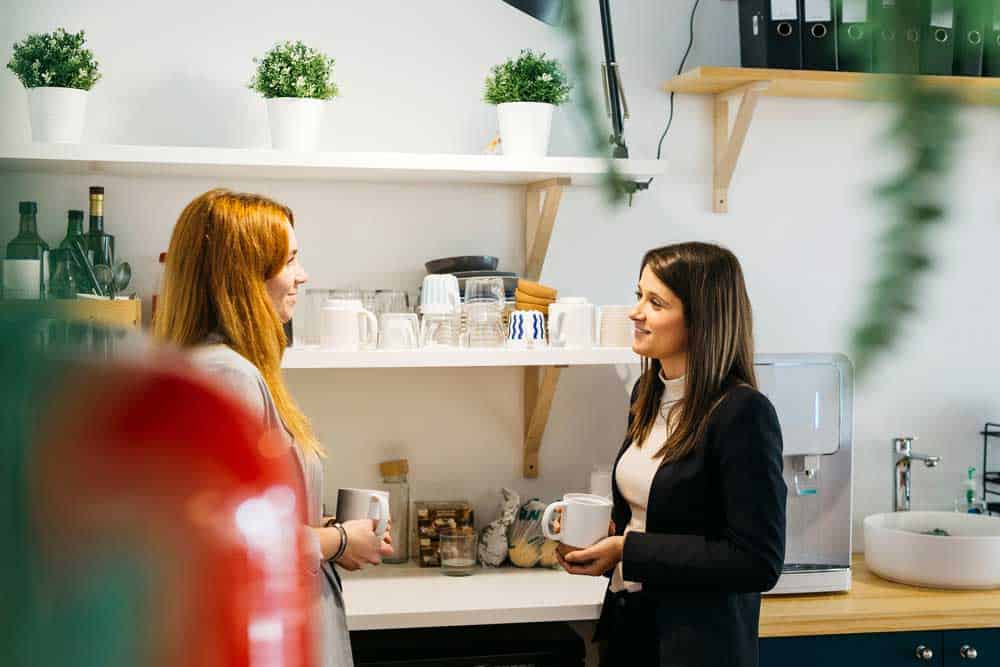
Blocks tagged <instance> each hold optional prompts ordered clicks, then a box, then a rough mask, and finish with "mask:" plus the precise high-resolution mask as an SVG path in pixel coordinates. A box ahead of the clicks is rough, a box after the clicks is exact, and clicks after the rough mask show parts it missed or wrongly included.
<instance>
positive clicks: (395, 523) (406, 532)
mask: <svg viewBox="0 0 1000 667" xmlns="http://www.w3.org/2000/svg"><path fill="white" fill-rule="evenodd" d="M379 472H381V473H382V488H383V489H384V490H385V491H388V492H389V517H390V518H391V519H392V556H389V557H388V558H384V559H383V560H384V561H385V562H386V563H405V562H406V561H407V560H408V559H409V557H410V548H409V547H410V485H409V484H408V483H407V481H406V475H407V474H408V473H409V472H410V464H409V461H408V460H407V459H399V460H397V461H384V462H382V463H380V464H379Z"/></svg>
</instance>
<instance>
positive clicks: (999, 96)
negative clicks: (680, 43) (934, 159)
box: [664, 67, 1000, 104]
mask: <svg viewBox="0 0 1000 667" xmlns="http://www.w3.org/2000/svg"><path fill="white" fill-rule="evenodd" d="M896 76H899V75H897V74H866V73H861V72H820V71H814V70H794V69H758V68H752V67H698V68H696V69H693V70H690V71H688V72H684V73H683V74H680V75H678V76H675V77H674V78H672V79H671V80H670V81H668V82H667V83H666V84H665V85H664V90H666V91H667V92H677V93H691V94H695V95H717V94H719V93H725V92H728V91H731V90H733V89H736V88H739V87H741V86H745V85H747V84H751V83H757V82H762V81H764V82H768V86H767V88H765V89H763V90H761V91H760V94H761V95H767V96H770V97H813V98H846V99H853V100H878V99H888V90H887V87H886V86H880V85H879V84H880V83H885V82H888V81H890V80H891V79H892V78H893V77H896ZM917 78H918V79H920V81H921V82H923V83H925V84H927V85H930V86H933V87H937V88H943V89H948V90H953V91H955V92H956V93H958V94H959V95H960V96H961V98H962V100H963V101H965V102H967V103H970V104H1000V78H990V77H970V76H920V77H917Z"/></svg>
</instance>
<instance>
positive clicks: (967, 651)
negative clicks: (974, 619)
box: [941, 629, 1000, 667]
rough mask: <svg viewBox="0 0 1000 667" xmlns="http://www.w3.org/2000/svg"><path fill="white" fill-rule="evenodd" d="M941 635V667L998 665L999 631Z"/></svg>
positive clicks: (959, 632) (960, 631) (975, 631)
mask: <svg viewBox="0 0 1000 667" xmlns="http://www.w3.org/2000/svg"><path fill="white" fill-rule="evenodd" d="M941 635H942V647H941V656H942V657H943V658H944V663H943V667H974V666H975V665H1000V629H993V630H946V631H945V632H942V633H941Z"/></svg>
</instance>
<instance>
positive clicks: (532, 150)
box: [497, 102, 553, 157]
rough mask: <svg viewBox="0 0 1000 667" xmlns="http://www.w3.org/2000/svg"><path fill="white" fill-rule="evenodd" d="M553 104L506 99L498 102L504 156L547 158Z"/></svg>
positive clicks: (498, 119)
mask: <svg viewBox="0 0 1000 667" xmlns="http://www.w3.org/2000/svg"><path fill="white" fill-rule="evenodd" d="M552 109H553V105H551V104H546V103H544V102H505V103H503V104H498V105H497V121H498V122H499V124H500V145H501V146H502V147H503V154H504V155H517V156H523V157H544V156H546V155H547V154H548V152H549V135H550V134H551V133H552Z"/></svg>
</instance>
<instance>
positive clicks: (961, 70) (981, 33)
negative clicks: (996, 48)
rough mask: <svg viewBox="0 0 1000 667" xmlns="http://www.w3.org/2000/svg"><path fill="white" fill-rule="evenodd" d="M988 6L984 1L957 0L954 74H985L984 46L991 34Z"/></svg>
mask: <svg viewBox="0 0 1000 667" xmlns="http://www.w3.org/2000/svg"><path fill="white" fill-rule="evenodd" d="M988 6H989V5H988V4H987V3H985V2H983V0H955V57H954V60H953V61H952V73H953V74H955V75H957V76H979V75H980V74H982V73H983V45H984V44H985V42H986V39H987V35H988V34H989V33H988V31H987V29H986V27H987V24H988V22H989V21H988V19H989V12H988V11H987V8H988Z"/></svg>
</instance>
